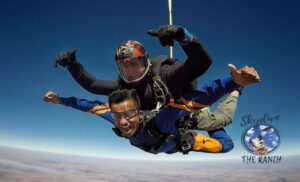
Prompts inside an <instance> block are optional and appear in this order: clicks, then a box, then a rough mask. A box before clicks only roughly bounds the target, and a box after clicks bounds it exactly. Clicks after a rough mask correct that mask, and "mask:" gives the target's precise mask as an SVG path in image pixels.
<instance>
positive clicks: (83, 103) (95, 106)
mask: <svg viewBox="0 0 300 182" xmlns="http://www.w3.org/2000/svg"><path fill="white" fill-rule="evenodd" d="M43 100H44V101H45V102H49V103H53V104H62V105H65V106H69V107H72V108H74V109H77V110H80V111H83V112H89V113H91V114H96V115H98V116H100V117H102V118H103V119H105V120H107V121H109V122H111V123H112V124H113V120H112V117H111V112H110V109H109V106H108V104H106V103H103V102H100V101H89V100H85V99H79V98H76V97H59V96H58V95H57V94H56V93H54V92H51V91H49V92H47V93H46V94H45V95H44V97H43Z"/></svg>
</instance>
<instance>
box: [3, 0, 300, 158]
mask: <svg viewBox="0 0 300 182" xmlns="http://www.w3.org/2000/svg"><path fill="white" fill-rule="evenodd" d="M0 4H1V5H0V26H1V29H0V58H1V66H2V70H1V72H0V84H1V90H0V92H1V103H0V108H1V110H0V145H8V146H15V147H21V148H30V149H37V150H44V151H55V152H64V153H76V154H84V155H85V154H86V155H98V156H108V157H112V158H114V157H121V158H126V157H130V158H154V159H158V158H159V159H198V158H220V157H221V158H226V157H240V156H241V155H247V152H246V151H245V150H244V149H243V148H242V145H241V142H240V138H241V135H242V133H243V131H244V130H245V129H246V127H241V126H240V123H241V122H242V119H241V118H242V116H244V115H247V114H252V116H253V117H254V118H260V117H262V116H263V115H264V114H265V113H268V114H270V115H271V116H275V115H280V120H279V121H274V122H269V124H272V125H273V126H274V127H276V128H277V130H278V131H279V133H280V136H281V141H282V143H281V146H280V147H279V149H278V150H277V151H276V152H277V154H278V155H284V154H299V152H298V151H299V147H298V148H297V147H296V148H297V149H295V145H294V144H295V142H298V141H299V137H300V134H299V132H298V130H299V126H300V124H299V123H300V107H299V104H298V102H299V100H300V95H299V93H300V86H299V85H298V83H299V81H300V75H299V70H300V69H299V67H300V62H299V57H298V54H299V50H300V46H299V42H300V36H299V32H300V25H299V24H300V21H299V18H300V13H299V10H298V7H299V5H300V3H299V2H298V1H296V0H289V1H282V0H281V1H280V0H265V1H259V0H252V1H238V0H228V1H210V2H206V1H196V0H194V1H193V0H186V1H174V2H173V22H174V24H177V25H181V26H184V27H186V28H187V29H188V30H189V31H190V32H191V33H193V34H195V35H196V36H197V37H198V38H199V40H200V41H201V43H202V44H203V45H204V47H205V48H206V49H207V50H208V52H209V54H210V55H211V57H212V59H213V64H212V65H211V67H210V69H209V70H208V71H207V72H206V73H205V74H204V75H203V76H201V77H200V78H199V79H198V81H199V82H198V83H199V85H201V83H206V82H209V81H212V80H214V79H217V78H220V77H225V76H228V75H229V71H228V68H227V64H228V63H232V64H235V65H236V66H237V67H241V66H244V65H249V66H254V67H255V68H256V69H257V70H258V72H259V73H260V76H261V79H262V82H261V83H260V84H257V85H253V86H251V87H249V88H246V89H244V92H243V95H242V97H241V98H240V101H239V105H238V110H237V113H236V116H235V120H234V123H233V124H232V125H231V126H229V127H227V129H226V130H227V131H228V133H229V134H230V135H231V136H232V138H233V139H234V141H235V144H236V145H235V149H234V150H233V151H232V152H230V153H228V154H220V155H211V154H199V153H194V154H190V155H189V156H183V157H181V155H180V154H178V155H177V154H176V155H174V156H167V155H164V154H162V155H159V156H154V155H151V154H146V153H145V152H143V151H140V150H139V149H137V148H134V147H132V146H130V145H129V144H128V141H126V140H124V139H120V138H118V137H117V136H115V135H114V134H113V132H112V130H111V125H110V124H109V123H108V122H106V121H104V120H102V119H100V118H99V117H97V116H93V115H89V114H87V113H83V112H79V111H75V110H73V109H71V108H67V107H64V106H60V105H51V104H46V103H44V102H43V101H42V96H43V95H44V93H45V92H46V91H48V90H52V91H54V92H56V93H58V94H59V95H61V96H77V97H80V98H86V99H91V100H106V99H107V98H106V97H104V96H98V95H94V94H91V93H89V92H87V91H85V90H84V89H83V88H81V87H80V86H79V85H78V84H77V83H76V82H75V81H74V80H73V79H72V78H71V76H70V74H69V73H68V72H67V70H65V69H63V68H56V69H55V68H54V67H53V60H54V58H55V57H56V56H57V54H58V53H59V52H61V51H66V50H71V49H74V48H76V49H77V50H78V51H77V57H78V59H79V60H80V62H81V63H82V64H83V65H84V67H85V68H86V69H87V70H89V72H90V73H93V74H94V75H95V76H97V77H98V78H101V79H110V80H112V79H115V78H116V77H117V74H118V73H117V68H116V65H115V64H114V51H115V49H116V47H117V46H118V45H119V44H120V43H121V42H123V41H125V40H129V39H135V40H138V41H140V42H141V43H142V44H143V45H144V46H145V48H146V49H147V50H148V53H149V54H150V57H151V56H155V55H162V54H168V51H169V50H168V48H163V47H161V46H160V44H159V41H158V40H157V39H155V38H153V37H151V36H148V35H147V34H146V31H147V30H148V29H156V28H158V27H159V26H161V25H164V24H168V6H167V0H166V1H161V0H152V1H137V0H130V1H121V0H115V1H109V2H108V1H106V2H104V1H96V0H88V1H83V0H62V1H58V0H54V1H50V0H49V1H48V0H44V1H37V0H31V1H29V0H26V1H25V0H18V1H17V0H12V1H2V2H1V3H0ZM174 55H175V57H176V58H178V59H179V60H184V59H185V55H184V53H183V51H182V50H181V48H180V46H179V45H178V44H176V45H175V48H174ZM274 154H275V153H274ZM202 156H203V157H202Z"/></svg>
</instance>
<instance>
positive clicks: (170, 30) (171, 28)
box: [147, 25, 185, 47]
mask: <svg viewBox="0 0 300 182" xmlns="http://www.w3.org/2000/svg"><path fill="white" fill-rule="evenodd" d="M147 33H148V34H149V35H152V36H155V37H158V38H159V41H160V44H161V45H162V46H163V47H165V46H166V45H167V46H173V45H174V41H173V39H175V40H177V41H178V42H181V41H182V40H183V39H184V37H185V31H184V28H183V27H179V26H176V25H164V26H161V27H160V28H159V30H158V31H157V30H148V31H147Z"/></svg>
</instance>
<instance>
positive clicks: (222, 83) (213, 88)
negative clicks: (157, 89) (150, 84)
mask: <svg viewBox="0 0 300 182" xmlns="http://www.w3.org/2000/svg"><path fill="white" fill-rule="evenodd" d="M228 67H229V69H230V71H231V77H227V78H223V79H218V80H215V81H213V82H211V83H208V84H205V85H203V86H202V87H201V88H200V89H199V90H198V91H193V92H188V93H186V94H185V95H184V96H183V97H184V99H186V100H189V101H193V102H195V103H201V104H203V105H211V104H213V103H215V102H216V101H218V100H219V99H220V98H221V97H223V96H224V95H225V94H228V93H230V92H232V91H234V90H235V89H237V88H240V87H245V86H248V85H250V84H252V83H257V82H259V81H260V78H259V75H258V73H257V72H256V70H255V69H254V68H251V67H248V66H245V67H243V68H241V69H239V70H237V69H236V68H235V66H234V65H232V64H229V65H228ZM198 109H199V108H198Z"/></svg>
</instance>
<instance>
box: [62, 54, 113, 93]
mask: <svg viewBox="0 0 300 182" xmlns="http://www.w3.org/2000/svg"><path fill="white" fill-rule="evenodd" d="M67 68H68V71H69V72H70V74H71V75H72V77H73V78H74V79H75V81H76V82H77V83H78V84H79V85H80V86H82V87H83V88H84V89H86V90H87V91H89V92H91V93H94V94H99V95H109V94H110V93H111V92H113V91H114V90H117V89H118V87H119V84H118V83H119V82H118V80H111V81H110V80H99V79H97V78H96V77H95V76H93V75H92V74H90V73H89V72H87V71H86V70H85V69H84V68H83V66H82V65H81V64H80V62H79V61H77V60H76V61H75V62H73V63H71V64H70V65H68V66H67Z"/></svg>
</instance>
